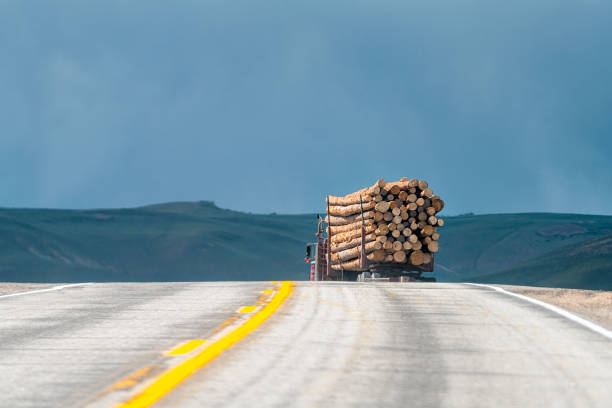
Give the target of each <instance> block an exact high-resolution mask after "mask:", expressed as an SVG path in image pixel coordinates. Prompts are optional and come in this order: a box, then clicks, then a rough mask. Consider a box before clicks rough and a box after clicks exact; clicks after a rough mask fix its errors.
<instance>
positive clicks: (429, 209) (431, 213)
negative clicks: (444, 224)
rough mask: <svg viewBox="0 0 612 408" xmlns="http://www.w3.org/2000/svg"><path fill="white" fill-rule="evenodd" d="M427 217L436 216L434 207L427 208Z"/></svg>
mask: <svg viewBox="0 0 612 408" xmlns="http://www.w3.org/2000/svg"><path fill="white" fill-rule="evenodd" d="M425 212H426V213H427V215H436V209H435V208H434V207H427V208H426V209H425Z"/></svg>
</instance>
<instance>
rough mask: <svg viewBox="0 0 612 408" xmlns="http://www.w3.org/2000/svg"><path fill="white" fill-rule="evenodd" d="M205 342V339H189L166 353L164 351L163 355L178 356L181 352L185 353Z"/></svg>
mask: <svg viewBox="0 0 612 408" xmlns="http://www.w3.org/2000/svg"><path fill="white" fill-rule="evenodd" d="M205 342H206V340H189V341H188V342H187V343H185V344H182V345H180V346H178V347H177V348H175V349H174V350H172V351H170V352H168V353H165V355H166V356H178V355H181V354H187V353H189V352H190V351H192V350H194V349H196V348H198V347H200V346H201V345H202V344H204V343H205Z"/></svg>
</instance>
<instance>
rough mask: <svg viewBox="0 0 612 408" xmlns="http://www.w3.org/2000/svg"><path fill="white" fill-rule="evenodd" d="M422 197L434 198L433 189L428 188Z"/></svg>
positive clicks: (422, 193)
mask: <svg viewBox="0 0 612 408" xmlns="http://www.w3.org/2000/svg"><path fill="white" fill-rule="evenodd" d="M421 196H423V197H427V198H431V197H433V190H432V189H431V188H426V189H425V190H423V191H422V192H421Z"/></svg>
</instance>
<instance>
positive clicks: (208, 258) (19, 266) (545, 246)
mask: <svg viewBox="0 0 612 408" xmlns="http://www.w3.org/2000/svg"><path fill="white" fill-rule="evenodd" d="M446 221H447V223H446V226H445V227H444V229H443V230H442V231H441V238H440V241H441V242H440V243H441V250H440V252H439V253H438V255H437V256H436V271H435V276H437V277H438V279H439V280H446V281H465V280H468V279H469V280H481V281H482V280H485V281H486V280H489V281H495V282H497V281H500V279H501V281H503V280H504V279H512V281H511V282H510V281H508V282H506V281H504V282H503V283H516V284H530V283H526V282H528V281H529V282H532V283H531V284H539V283H541V284H547V285H552V286H562V285H561V284H563V285H566V287H589V288H593V287H594V286H589V285H596V286H597V285H599V286H598V287H600V286H601V285H603V283H602V282H601V280H594V278H592V277H591V275H592V274H594V276H604V277H605V278H602V279H603V281H606V282H611V281H612V276H610V275H611V273H610V272H608V273H607V274H606V273H604V272H603V271H605V270H606V269H605V268H606V265H609V263H606V262H609V260H610V257H611V255H610V254H609V253H607V252H606V253H603V252H602V253H601V254H599V255H597V256H589V255H588V254H589V252H588V249H584V250H585V251H587V252H579V253H580V254H582V255H580V256H578V255H575V256H574V258H575V259H576V260H578V259H581V261H576V263H575V268H576V269H572V271H574V272H573V273H572V274H570V276H571V277H572V279H566V278H562V277H561V275H559V272H558V268H561V267H562V265H563V262H565V261H561V260H560V259H562V257H563V256H566V255H567V254H568V253H569V252H568V249H572V248H574V249H576V250H577V251H579V249H580V248H583V247H584V246H585V245H586V246H587V247H584V248H593V247H588V245H589V244H588V243H589V242H593V243H594V244H593V245H599V244H597V242H598V241H597V240H598V239H602V240H604V241H602V242H604V243H603V244H601V245H602V248H607V247H606V245H607V244H605V242H607V241H605V239H606V238H605V237H606V236H608V235H609V234H612V217H608V216H591V215H575V214H539V213H534V214H497V215H465V216H457V217H446ZM315 229H316V216H315V215H314V214H306V215H276V214H269V215H263V214H247V213H241V212H236V211H230V210H225V209H221V208H218V207H217V206H215V205H214V203H212V202H208V201H200V202H178V203H165V204H158V205H151V206H145V207H138V208H131V209H97V210H51V209H10V208H4V209H0V280H2V281H21V282H74V281H166V280H172V281H193V280H271V279H294V280H299V279H306V277H307V273H308V267H307V266H306V265H305V264H304V261H303V256H304V246H305V244H306V243H307V242H309V241H312V240H313V239H314V232H315ZM598 248H599V247H598ZM556 251H557V252H556ZM602 251H603V250H602ZM600 252H601V251H600ZM580 257H582V258H580ZM568 265H569V264H568ZM526 268H527V269H526ZM528 268H532V269H528ZM597 268H600V269H597ZM601 268H603V269H601ZM526 270H530V271H532V272H529V275H527V274H524V273H523V272H522V271H526ZM593 270H597V271H599V272H597V273H595V272H593ZM608 270H609V269H608ZM533 271H538V275H537V276H540V278H538V279H531V278H529V279H531V280H529V279H527V277H533V276H536V273H535V272H533ZM566 274H567V273H566ZM553 275H554V276H558V278H552V277H551V278H550V279H549V280H546V277H547V276H553ZM521 276H524V277H525V278H521ZM521 279H523V280H521ZM555 279H559V280H558V282H559V284H554V281H555ZM551 280H552V281H551ZM501 281H500V282H501ZM549 282H550V283H549ZM564 282H567V284H565V283H564ZM568 285H569V286H568ZM585 285H587V286H585Z"/></svg>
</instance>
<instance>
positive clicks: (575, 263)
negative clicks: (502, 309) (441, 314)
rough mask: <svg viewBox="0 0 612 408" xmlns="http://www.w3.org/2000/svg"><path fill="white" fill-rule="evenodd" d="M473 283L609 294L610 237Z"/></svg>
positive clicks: (611, 269) (611, 286)
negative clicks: (571, 289)
mask: <svg viewBox="0 0 612 408" xmlns="http://www.w3.org/2000/svg"><path fill="white" fill-rule="evenodd" d="M473 281H475V282H489V283H506V284H512V285H529V286H548V287H562V288H577V289H599V290H612V234H608V235H605V236H603V237H600V238H595V239H590V240H588V241H586V242H580V243H578V244H572V245H568V246H564V247H563V248H561V249H557V250H554V251H551V252H549V253H547V254H544V255H542V256H539V257H537V258H535V259H532V260H529V261H527V262H524V263H521V264H520V265H517V266H514V267H512V268H508V269H506V270H504V271H502V272H497V273H494V274H488V275H482V276H479V277H476V278H474V279H473Z"/></svg>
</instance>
